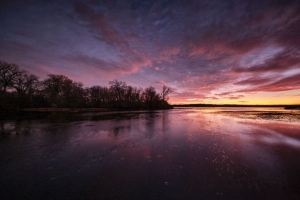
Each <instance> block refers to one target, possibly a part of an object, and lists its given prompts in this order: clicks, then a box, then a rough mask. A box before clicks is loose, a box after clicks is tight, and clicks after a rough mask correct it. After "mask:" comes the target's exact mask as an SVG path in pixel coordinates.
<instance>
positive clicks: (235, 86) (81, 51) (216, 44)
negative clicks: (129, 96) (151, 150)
mask: <svg viewBox="0 0 300 200" xmlns="http://www.w3.org/2000/svg"><path fill="white" fill-rule="evenodd" d="M0 27H1V29H0V47H1V48H0V60H3V61H6V62H9V63H15V64H17V65H19V66H20V68H22V69H25V70H27V71H28V72H29V73H33V74H35V75H37V76H39V77H40V79H45V78H46V77H47V74H62V75H65V76H67V77H69V78H71V79H72V80H75V81H80V82H82V83H83V84H84V86H87V87H89V86H93V85H101V86H107V85H108V82H109V81H111V80H114V79H117V80H120V81H125V82H126V83H127V84H128V85H132V86H137V87H142V88H146V87H148V86H154V87H155V88H156V90H157V91H160V90H161V88H162V86H163V85H167V86H169V87H171V88H172V89H173V91H174V92H173V93H172V94H171V95H170V99H169V102H170V103H173V104H174V103H188V104H190V103H213V104H297V103H298V104H299V103H300V1H298V0H295V1H293V0H270V1H268V0H247V1H246V0H245V1H243V0H226V1H224V0H216V1H214V0H207V1H202V0H185V1H182V0H162V1H159V0H156V1H141V0H127V1H125V0H115V1H109V0H103V1H96V0H88V1H60V0H19V1H18V0H1V1H0Z"/></svg>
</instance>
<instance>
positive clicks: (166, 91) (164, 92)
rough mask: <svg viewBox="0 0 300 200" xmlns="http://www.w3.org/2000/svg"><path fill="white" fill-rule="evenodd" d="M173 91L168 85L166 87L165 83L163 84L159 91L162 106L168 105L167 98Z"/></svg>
mask: <svg viewBox="0 0 300 200" xmlns="http://www.w3.org/2000/svg"><path fill="white" fill-rule="evenodd" d="M172 92H173V90H172V89H171V88H170V87H167V86H165V85H163V89H162V92H161V98H162V104H163V105H162V107H163V108H166V107H167V106H169V104H168V102H167V101H168V99H169V97H168V96H169V94H171V93H172Z"/></svg>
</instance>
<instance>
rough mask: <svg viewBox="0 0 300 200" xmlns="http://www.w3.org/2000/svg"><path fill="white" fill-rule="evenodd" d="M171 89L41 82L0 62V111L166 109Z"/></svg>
mask: <svg viewBox="0 0 300 200" xmlns="http://www.w3.org/2000/svg"><path fill="white" fill-rule="evenodd" d="M171 92H172V89H171V88H170V87H167V86H165V85H164V86H163V87H162V91H161V92H156V90H155V88H154V87H152V86H149V87H147V88H145V89H142V88H138V87H133V86H130V85H127V84H126V83H125V82H123V81H118V80H113V81H109V85H108V86H92V87H84V86H83V84H82V83H81V82H77V81H73V80H71V79H69V78H68V77H66V76H64V75H56V74H48V76H47V78H46V79H45V80H39V78H38V77H37V76H36V75H34V74H30V73H28V72H27V71H25V70H22V69H20V68H19V67H18V66H17V65H16V64H11V63H8V62H5V61H0V110H18V109H20V108H25V107H34V108H39V107H57V108H75V107H76V108H89V107H103V108H111V109H164V108H170V107H171V106H170V105H169V104H168V97H169V94H170V93H171Z"/></svg>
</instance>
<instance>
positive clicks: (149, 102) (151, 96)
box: [143, 86, 161, 109]
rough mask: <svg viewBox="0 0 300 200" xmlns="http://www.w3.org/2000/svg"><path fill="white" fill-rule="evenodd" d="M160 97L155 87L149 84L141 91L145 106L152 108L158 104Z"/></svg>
mask: <svg viewBox="0 0 300 200" xmlns="http://www.w3.org/2000/svg"><path fill="white" fill-rule="evenodd" d="M160 99H161V97H160V95H159V94H157V93H156V91H155V88H154V87H152V86H150V87H147V88H146V89H145V91H144V92H143V100H144V102H145V105H146V108H148V109H154V108H156V106H157V105H158V102H159V101H160Z"/></svg>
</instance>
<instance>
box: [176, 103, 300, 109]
mask: <svg viewBox="0 0 300 200" xmlns="http://www.w3.org/2000/svg"><path fill="white" fill-rule="evenodd" d="M172 106H173V107H281V108H284V109H298V110H299V109H300V105H282V104H278V105H241V104H172Z"/></svg>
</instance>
